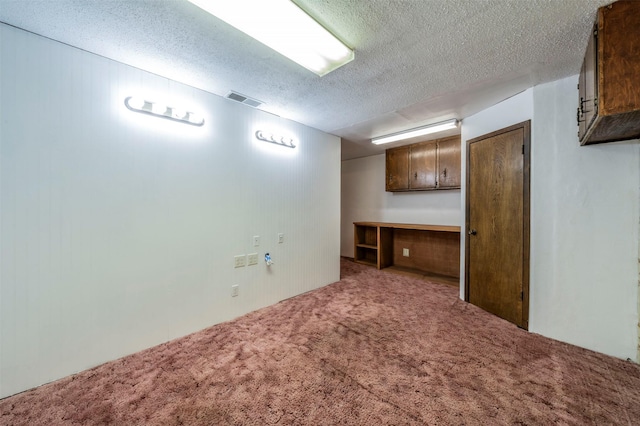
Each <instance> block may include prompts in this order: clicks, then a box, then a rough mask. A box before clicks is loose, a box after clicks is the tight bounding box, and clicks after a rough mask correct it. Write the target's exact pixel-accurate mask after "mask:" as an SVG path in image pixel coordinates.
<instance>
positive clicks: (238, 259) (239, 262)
mask: <svg viewBox="0 0 640 426" xmlns="http://www.w3.org/2000/svg"><path fill="white" fill-rule="evenodd" d="M245 257H246V256H245V255H244V254H239V255H238V256H233V265H234V268H242V267H243V266H244V265H245V263H246V262H245Z"/></svg>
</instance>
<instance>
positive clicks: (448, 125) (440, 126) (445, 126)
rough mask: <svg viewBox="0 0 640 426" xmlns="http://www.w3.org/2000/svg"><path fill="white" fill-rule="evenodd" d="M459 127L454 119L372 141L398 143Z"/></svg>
mask: <svg viewBox="0 0 640 426" xmlns="http://www.w3.org/2000/svg"><path fill="white" fill-rule="evenodd" d="M456 127H458V119H456V118H454V119H451V120H447V121H442V122H440V123H434V124H429V125H427V126H422V127H416V128H415V129H409V130H404V131H402V132H398V133H392V134H390V135H386V136H378V137H377V138H373V139H371V142H372V143H374V144H376V145H381V144H383V143H389V142H396V141H401V140H404V139H410V138H415V137H417V136H424V135H429V134H431V133H438V132H443V131H445V130H449V129H455V128H456Z"/></svg>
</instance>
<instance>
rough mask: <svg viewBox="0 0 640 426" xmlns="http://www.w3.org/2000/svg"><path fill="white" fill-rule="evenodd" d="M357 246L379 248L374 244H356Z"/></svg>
mask: <svg viewBox="0 0 640 426" xmlns="http://www.w3.org/2000/svg"><path fill="white" fill-rule="evenodd" d="M356 247H362V248H370V249H375V250H377V249H378V246H374V245H371V244H356Z"/></svg>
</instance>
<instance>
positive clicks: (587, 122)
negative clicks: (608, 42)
mask: <svg viewBox="0 0 640 426" xmlns="http://www.w3.org/2000/svg"><path fill="white" fill-rule="evenodd" d="M596 28H597V27H596ZM596 28H594V30H593V32H592V33H591V37H590V38H589V44H588V45H587V52H586V53H585V56H584V61H583V62H582V69H581V70H580V78H579V80H578V92H579V95H580V100H579V104H578V138H579V139H580V141H583V138H584V137H585V135H586V133H587V132H588V131H589V129H590V127H591V125H592V124H593V121H594V120H595V118H596V116H597V114H598V103H597V101H596V99H597V97H598V84H597V81H596V78H597V75H598V74H597V66H598V51H597V47H598V32H597V31H596Z"/></svg>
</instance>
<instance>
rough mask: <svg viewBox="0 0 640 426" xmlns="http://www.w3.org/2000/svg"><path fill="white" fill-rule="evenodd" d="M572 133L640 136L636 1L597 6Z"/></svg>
mask: <svg viewBox="0 0 640 426" xmlns="http://www.w3.org/2000/svg"><path fill="white" fill-rule="evenodd" d="M578 92H579V103H578V113H577V118H578V138H579V139H580V144H582V145H589V144H595V143H602V142H615V141H621V140H627V139H636V138H640V1H637V0H621V1H617V2H615V3H613V4H610V5H609V6H604V7H601V8H600V9H598V18H597V21H596V24H595V26H594V28H593V32H592V34H591V38H590V40H589V45H588V46H587V52H586V54H585V58H584V62H583V64H582V69H581V71H580V79H579V82H578Z"/></svg>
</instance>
